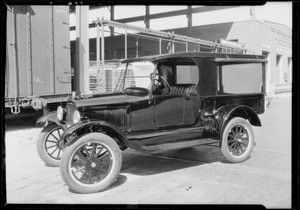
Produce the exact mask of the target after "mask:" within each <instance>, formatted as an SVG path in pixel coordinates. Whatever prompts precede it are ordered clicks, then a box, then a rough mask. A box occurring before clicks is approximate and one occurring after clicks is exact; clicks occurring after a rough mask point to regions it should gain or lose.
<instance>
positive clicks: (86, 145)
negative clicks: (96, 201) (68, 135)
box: [60, 133, 122, 194]
mask: <svg viewBox="0 0 300 210" xmlns="http://www.w3.org/2000/svg"><path fill="white" fill-rule="evenodd" d="M121 166H122V154H121V150H120V149H119V146H118V145H117V143H116V142H115V141H114V140H113V139H112V138H110V137H109V136H107V135H105V134H102V133H89V134H86V135H84V136H82V137H80V138H79V139H78V140H77V141H76V142H75V143H74V144H72V145H70V146H68V147H66V148H65V150H64V154H63V156H62V158H61V161H60V173H61V176H62V178H63V180H64V182H65V183H66V185H67V186H68V187H69V188H70V189H71V190H73V191H75V192H77V193H83V194H85V193H96V192H100V191H103V190H105V189H107V188H108V187H109V186H110V185H111V184H112V183H113V182H114V181H115V180H116V178H117V176H118V174H119V172H120V170H121Z"/></svg>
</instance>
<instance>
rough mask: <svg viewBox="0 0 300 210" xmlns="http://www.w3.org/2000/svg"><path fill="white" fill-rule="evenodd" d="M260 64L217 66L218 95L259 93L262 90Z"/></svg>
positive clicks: (261, 67)
mask: <svg viewBox="0 0 300 210" xmlns="http://www.w3.org/2000/svg"><path fill="white" fill-rule="evenodd" d="M263 73H264V72H263V65H262V64H261V63H247V64H230V65H220V66H218V94H219V95H228V94H249V93H261V92H262V90H263V78H264V77H263Z"/></svg>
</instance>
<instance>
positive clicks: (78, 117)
mask: <svg viewBox="0 0 300 210" xmlns="http://www.w3.org/2000/svg"><path fill="white" fill-rule="evenodd" d="M80 120H81V115H80V112H79V111H78V110H75V112H74V113H73V123H74V124H75V123H78V122H80Z"/></svg>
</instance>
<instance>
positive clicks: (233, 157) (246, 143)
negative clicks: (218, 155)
mask: <svg viewBox="0 0 300 210" xmlns="http://www.w3.org/2000/svg"><path fill="white" fill-rule="evenodd" d="M221 141H222V146H221V152H222V154H223V156H224V157H225V159H226V160H228V161H229V162H231V163H239V162H243V161H245V160H247V159H249V158H250V155H251V152H252V149H253V146H254V134H253V130H252V127H251V125H250V123H249V122H248V121H247V120H245V119H244V118H241V117H235V118H232V119H231V120H230V121H229V122H228V124H227V125H226V127H225V129H224V131H223V134H222V137H221Z"/></svg>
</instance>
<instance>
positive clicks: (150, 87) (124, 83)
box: [122, 60, 158, 95]
mask: <svg viewBox="0 0 300 210" xmlns="http://www.w3.org/2000/svg"><path fill="white" fill-rule="evenodd" d="M139 62H150V63H152V64H153V74H154V75H155V73H156V72H158V70H157V61H152V60H143V61H132V62H127V63H126V68H125V75H124V82H123V87H122V91H124V90H125V89H126V88H125V85H126V78H127V73H128V67H129V65H130V64H132V63H139ZM149 79H150V83H149V89H148V88H145V89H147V90H149V92H150V95H152V91H153V85H154V81H153V80H151V78H150V75H149ZM132 88H134V87H132ZM137 88H144V87H137Z"/></svg>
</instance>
